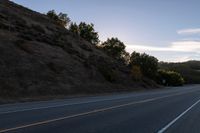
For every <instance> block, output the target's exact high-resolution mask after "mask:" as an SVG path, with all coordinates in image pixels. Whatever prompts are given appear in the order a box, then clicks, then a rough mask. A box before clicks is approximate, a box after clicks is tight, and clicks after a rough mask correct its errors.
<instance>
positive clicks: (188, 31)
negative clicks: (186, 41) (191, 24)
mask: <svg viewBox="0 0 200 133" xmlns="http://www.w3.org/2000/svg"><path fill="white" fill-rule="evenodd" d="M177 33H178V34H179V35H192V34H200V28H194V29H182V30H178V31H177Z"/></svg>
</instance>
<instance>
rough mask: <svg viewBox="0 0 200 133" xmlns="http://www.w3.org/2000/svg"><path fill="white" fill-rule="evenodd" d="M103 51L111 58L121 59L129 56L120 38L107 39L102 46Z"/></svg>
mask: <svg viewBox="0 0 200 133" xmlns="http://www.w3.org/2000/svg"><path fill="white" fill-rule="evenodd" d="M101 47H102V49H103V50H104V51H105V52H106V53H107V54H108V55H110V56H111V57H113V58H116V59H121V58H123V56H124V57H125V56H128V53H127V52H126V51H125V48H126V46H125V45H124V43H123V42H121V41H120V40H119V39H118V38H111V39H109V38H108V39H107V41H105V42H103V43H102V44H101Z"/></svg>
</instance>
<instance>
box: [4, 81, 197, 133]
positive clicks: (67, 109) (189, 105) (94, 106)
mask: <svg viewBox="0 0 200 133" xmlns="http://www.w3.org/2000/svg"><path fill="white" fill-rule="evenodd" d="M0 133H200V85H190V86H184V87H175V88H170V87H169V88H165V89H160V90H151V91H145V92H132V93H122V94H112V95H104V96H93V97H92V96H90V97H80V98H72V99H62V100H52V101H43V102H28V103H17V104H7V105H0Z"/></svg>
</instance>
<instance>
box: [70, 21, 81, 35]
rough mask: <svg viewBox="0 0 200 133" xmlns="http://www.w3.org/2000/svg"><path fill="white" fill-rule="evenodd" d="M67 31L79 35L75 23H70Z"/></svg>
mask: <svg viewBox="0 0 200 133" xmlns="http://www.w3.org/2000/svg"><path fill="white" fill-rule="evenodd" d="M69 31H71V32H73V33H75V34H77V35H79V26H78V25H77V24H76V23H71V24H70V26H69Z"/></svg>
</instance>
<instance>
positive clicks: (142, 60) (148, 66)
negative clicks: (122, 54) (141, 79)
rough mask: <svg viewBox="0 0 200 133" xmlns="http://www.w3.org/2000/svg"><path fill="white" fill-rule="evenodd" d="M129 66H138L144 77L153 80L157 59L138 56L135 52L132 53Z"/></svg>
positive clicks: (143, 55) (145, 55) (142, 55)
mask: <svg viewBox="0 0 200 133" xmlns="http://www.w3.org/2000/svg"><path fill="white" fill-rule="evenodd" d="M130 65H131V66H134V65H137V66H139V67H140V68H141V71H142V73H143V74H144V75H145V76H147V77H149V78H155V75H156V73H157V70H158V59H156V58H155V57H153V56H149V55H147V54H145V53H143V54H140V53H137V52H133V53H132V54H131V57H130Z"/></svg>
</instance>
